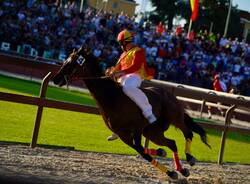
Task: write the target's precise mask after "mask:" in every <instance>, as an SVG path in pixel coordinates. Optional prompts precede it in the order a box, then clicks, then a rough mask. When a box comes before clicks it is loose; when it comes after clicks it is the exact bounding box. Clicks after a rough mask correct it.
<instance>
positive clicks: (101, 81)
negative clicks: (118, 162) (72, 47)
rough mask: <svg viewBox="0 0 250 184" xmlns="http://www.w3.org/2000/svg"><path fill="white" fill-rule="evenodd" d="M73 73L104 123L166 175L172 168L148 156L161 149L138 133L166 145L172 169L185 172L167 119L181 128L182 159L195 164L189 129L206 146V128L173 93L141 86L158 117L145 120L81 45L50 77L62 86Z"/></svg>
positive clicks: (161, 151)
mask: <svg viewBox="0 0 250 184" xmlns="http://www.w3.org/2000/svg"><path fill="white" fill-rule="evenodd" d="M73 77H78V78H81V79H83V80H84V83H85V85H86V86H87V88H88V89H89V91H90V93H91V94H92V95H93V97H94V98H95V100H96V101H97V104H98V106H99V109H100V112H101V114H102V117H103V119H104V121H105V123H106V125H107V126H108V128H109V129H110V130H112V131H113V132H115V133H116V134H117V135H118V136H119V137H120V139H121V140H122V141H123V142H124V143H126V144H127V145H129V146H130V147H132V148H133V149H135V150H136V151H137V152H138V153H139V154H140V155H141V156H142V157H143V158H144V159H146V160H147V161H149V162H151V163H152V164H153V165H154V166H155V167H157V168H158V169H160V170H161V171H163V172H165V173H166V174H167V175H168V176H169V177H171V178H174V179H176V178H177V177H178V174H177V173H176V172H175V171H174V170H171V169H170V168H168V167H166V166H164V165H162V164H160V163H159V162H158V161H157V160H155V159H154V158H153V157H152V156H151V155H157V156H164V155H165V152H164V150H163V149H158V150H154V149H147V148H143V146H142V144H141V139H142V135H143V136H144V137H145V138H147V139H149V140H150V141H152V142H153V143H155V144H157V145H160V146H167V147H169V148H170V149H171V150H172V151H173V158H174V162H175V167H176V168H175V169H176V170H177V171H179V172H180V173H181V174H182V175H184V176H189V171H188V170H187V169H185V168H183V167H182V165H181V163H180V160H179V158H178V152H177V146H176V144H175V141H174V140H171V139H168V138H166V137H165V136H164V132H165V131H166V130H167V129H168V128H169V126H170V123H171V124H173V125H174V126H175V127H177V128H179V129H180V130H181V131H182V132H183V134H184V137H185V139H186V148H185V153H186V159H187V162H188V163H189V164H190V165H194V164H195V158H194V157H193V156H192V155H191V151H190V147H191V141H192V138H193V133H192V131H194V132H196V133H198V134H199V135H200V137H201V140H202V141H203V142H204V143H205V144H206V145H207V146H209V145H208V143H207V137H206V132H205V131H204V130H203V128H202V127H200V126H199V125H198V124H196V123H195V122H193V120H192V118H190V117H189V116H188V114H186V113H185V112H184V109H183V107H182V105H181V104H180V102H179V101H178V100H177V99H176V97H175V96H174V95H172V94H170V93H168V92H167V91H166V90H164V89H163V88H161V87H147V88H143V91H144V92H145V93H146V95H147V96H148V99H149V102H150V103H151V104H152V107H153V112H154V114H155V115H156V116H157V118H158V120H159V123H157V124H149V123H148V121H147V120H146V119H145V118H144V116H143V115H142V113H141V110H140V109H139V107H138V106H137V105H136V104H135V103H134V102H133V101H132V100H130V98H129V97H127V96H126V95H125V94H124V93H123V91H122V89H121V86H119V84H118V83H117V82H115V81H114V80H112V79H111V78H110V77H107V76H103V72H102V70H101V67H100V65H99V62H98V61H97V59H96V58H95V57H94V56H93V55H92V53H91V52H90V50H89V49H87V48H85V47H81V48H80V49H79V50H78V51H76V52H75V51H74V52H73V53H72V54H71V55H70V56H69V58H68V59H67V60H66V61H65V62H64V63H63V65H62V67H61V69H60V70H59V71H58V73H57V74H56V75H55V77H54V78H53V82H54V83H55V84H56V85H59V86H63V85H65V84H67V83H68V81H69V80H70V79H72V78H73ZM209 147H210V146H209Z"/></svg>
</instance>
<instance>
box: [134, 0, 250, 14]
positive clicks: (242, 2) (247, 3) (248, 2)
mask: <svg viewBox="0 0 250 184" xmlns="http://www.w3.org/2000/svg"><path fill="white" fill-rule="evenodd" d="M163 1H164V0H163ZM136 2H137V3H138V4H139V6H138V7H137V9H136V12H138V11H139V12H140V11H143V10H150V9H152V6H151V4H150V0H136ZM142 2H144V3H142ZM236 4H238V8H239V9H242V10H245V11H248V12H250V0H233V5H234V6H235V5H236Z"/></svg>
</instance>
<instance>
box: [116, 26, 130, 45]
mask: <svg viewBox="0 0 250 184" xmlns="http://www.w3.org/2000/svg"><path fill="white" fill-rule="evenodd" d="M133 40H134V35H133V33H131V32H129V31H128V30H127V29H124V30H123V31H121V32H120V33H119V34H118V36H117V41H118V42H132V41H133Z"/></svg>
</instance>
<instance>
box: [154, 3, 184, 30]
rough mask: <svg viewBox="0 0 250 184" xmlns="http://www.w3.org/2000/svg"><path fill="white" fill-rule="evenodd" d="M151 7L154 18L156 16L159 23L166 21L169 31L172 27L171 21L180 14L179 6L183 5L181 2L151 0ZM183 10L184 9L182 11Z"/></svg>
mask: <svg viewBox="0 0 250 184" xmlns="http://www.w3.org/2000/svg"><path fill="white" fill-rule="evenodd" d="M151 3H152V6H153V7H155V11H154V12H153V15H154V16H158V17H159V18H160V19H161V21H166V20H167V25H168V29H169V30H171V29H172V27H173V19H174V17H175V16H176V15H178V14H179V13H180V12H179V11H178V10H180V6H182V5H183V4H185V3H184V1H183V0H179V1H177V0H164V1H159V0H151ZM183 10H184V9H183Z"/></svg>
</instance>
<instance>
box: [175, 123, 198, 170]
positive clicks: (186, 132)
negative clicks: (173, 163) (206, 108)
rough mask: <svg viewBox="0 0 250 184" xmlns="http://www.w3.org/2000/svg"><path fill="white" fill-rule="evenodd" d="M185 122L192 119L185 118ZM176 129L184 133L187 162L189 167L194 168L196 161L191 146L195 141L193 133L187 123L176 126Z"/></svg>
mask: <svg viewBox="0 0 250 184" xmlns="http://www.w3.org/2000/svg"><path fill="white" fill-rule="evenodd" d="M184 120H185V121H190V119H188V118H185V119H184ZM182 122H183V121H182ZM176 127H177V128H179V129H180V130H181V131H182V133H183V135H184V137H185V139H186V144H185V154H186V160H187V162H188V163H189V165H191V166H193V165H195V161H196V159H195V158H194V156H193V155H192V154H191V144H192V139H193V132H192V131H191V130H190V129H189V128H188V127H187V125H186V122H183V123H178V124H176Z"/></svg>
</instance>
